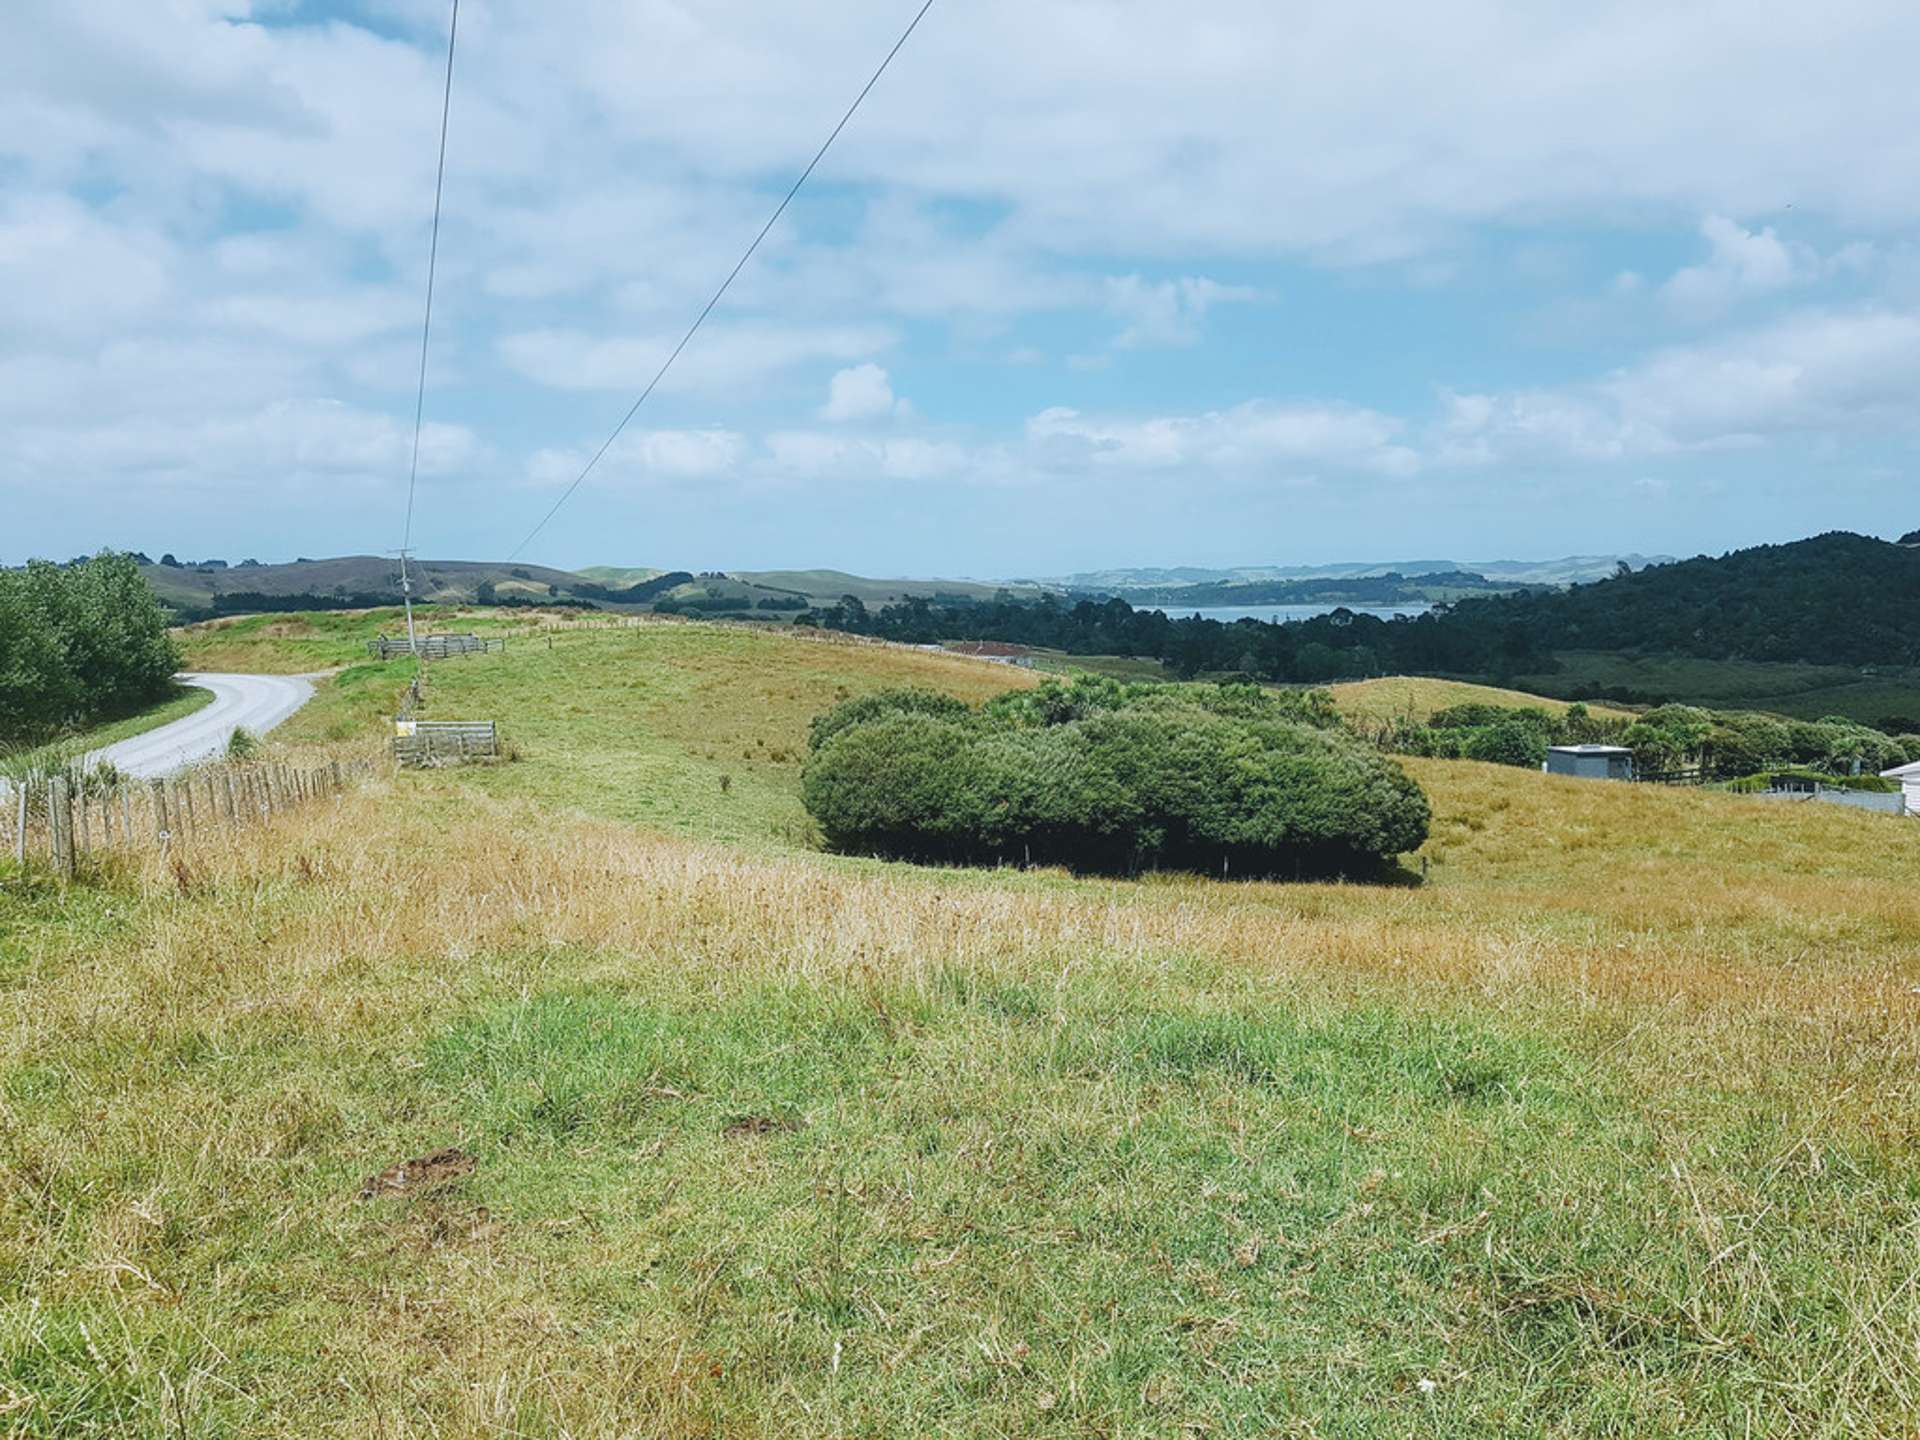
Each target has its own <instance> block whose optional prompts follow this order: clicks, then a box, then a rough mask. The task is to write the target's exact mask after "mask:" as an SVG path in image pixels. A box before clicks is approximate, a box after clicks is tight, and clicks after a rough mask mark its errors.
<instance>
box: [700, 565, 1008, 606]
mask: <svg viewBox="0 0 1920 1440" xmlns="http://www.w3.org/2000/svg"><path fill="white" fill-rule="evenodd" d="M728 573H730V574H731V575H732V576H733V578H734V579H736V580H744V581H746V582H747V583H748V584H750V585H756V586H759V587H760V588H762V589H765V590H769V591H775V592H780V593H785V594H790V595H804V596H806V597H807V599H808V600H810V601H812V602H813V603H815V604H818V605H831V604H833V603H834V602H835V601H837V600H839V599H840V597H841V596H843V595H852V596H855V597H856V598H858V599H859V601H860V603H861V604H863V605H891V604H893V603H894V602H896V601H899V600H905V599H908V598H910V597H911V596H915V595H923V596H925V597H927V598H928V599H933V598H934V597H935V596H953V597H965V598H966V599H969V600H991V599H993V598H994V597H995V596H996V595H999V594H1002V593H1004V592H1006V591H1009V590H1010V591H1013V592H1014V593H1016V594H1023V595H1028V596H1033V595H1038V594H1039V593H1040V591H1041V588H1042V587H1040V586H1038V585H1034V584H1032V583H1029V582H1021V581H1001V582H988V581H979V580H875V579H872V578H870V577H869V576H865V575H850V574H848V573H847V572H846V571H844V570H734V571H730V572H728Z"/></svg>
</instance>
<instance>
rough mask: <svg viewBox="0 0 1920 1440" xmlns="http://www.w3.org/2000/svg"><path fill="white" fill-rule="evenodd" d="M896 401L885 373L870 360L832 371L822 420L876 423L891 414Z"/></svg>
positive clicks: (822, 410) (821, 413)
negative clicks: (876, 420)
mask: <svg viewBox="0 0 1920 1440" xmlns="http://www.w3.org/2000/svg"><path fill="white" fill-rule="evenodd" d="M896 403H897V402H896V401H895V400H894V396H893V385H892V384H891V383H890V382H889V381H888V379H887V372H886V371H885V370H882V369H881V368H880V367H879V366H878V365H875V364H873V363H872V362H871V361H869V362H867V363H866V364H863V365H853V366H849V367H848V368H847V369H845V370H839V371H835V372H834V376H833V379H832V380H830V381H829V382H828V383H827V403H826V404H825V405H822V406H821V407H820V418H821V419H822V420H832V421H836V422H837V421H843V420H875V419H879V418H880V417H882V416H885V415H891V414H893V413H894V406H895V404H896Z"/></svg>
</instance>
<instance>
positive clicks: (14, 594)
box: [0, 553, 180, 744]
mask: <svg viewBox="0 0 1920 1440" xmlns="http://www.w3.org/2000/svg"><path fill="white" fill-rule="evenodd" d="M179 668H180V656H179V653H178V651H177V650H176V649H175V647H174V644H173V640H172V637H171V636H169V635H168V633H167V616H166V611H165V610H164V609H163V608H162V607H161V605H160V602H159V601H158V600H157V599H155V598H154V594H153V591H152V589H151V588H150V587H149V586H148V585H147V582H146V581H145V580H144V579H142V578H141V576H140V568H139V565H138V564H137V563H136V562H135V560H134V559H133V557H132V556H130V555H120V554H113V553H103V554H100V555H95V556H92V557H90V558H88V559H85V560H79V561H75V562H73V563H71V564H68V565H56V564H53V563H51V562H49V561H45V560H34V561H29V562H28V563H27V565H26V567H25V568H24V569H19V570H0V743H4V744H22V743H33V742H37V741H41V740H46V739H50V738H52V737H54V736H57V735H60V734H62V733H64V732H67V731H71V730H76V729H79V728H82V727H84V726H86V725H89V724H93V723H96V722H98V721H100V720H103V719H108V718H111V717H113V716H116V715H122V714H126V713H129V712H131V711H133V710H137V709H139V708H140V707H141V706H143V705H148V704H151V703H152V702H154V701H156V700H160V699H162V698H164V697H165V696H166V694H167V693H168V690H169V688H170V686H171V684H172V680H173V672H174V671H175V670H177V669H179Z"/></svg>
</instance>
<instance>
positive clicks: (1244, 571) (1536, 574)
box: [1033, 555, 1673, 595]
mask: <svg viewBox="0 0 1920 1440" xmlns="http://www.w3.org/2000/svg"><path fill="white" fill-rule="evenodd" d="M1672 558H1673V557H1672V556H1669V555H1566V556H1562V557H1561V558H1560V559H1558V560H1387V561H1379V562H1372V561H1349V562H1344V563H1341V564H1335V565H1239V566H1234V567H1231V568H1228V569H1222V570H1209V569H1205V568H1203V567H1200V566H1196V565H1175V566H1169V567H1165V568H1161V567H1155V566H1146V567H1137V568H1132V569H1127V568H1121V569H1113V570H1083V571H1081V572H1079V573H1078V574H1074V575H1064V576H1060V577H1058V578H1055V579H1048V580H1041V581H1037V582H1033V583H1037V584H1041V585H1046V586H1064V587H1067V588H1070V589H1074V590H1105V591H1107V592H1109V593H1111V594H1115V595H1125V594H1127V593H1128V592H1130V591H1136V590H1163V589H1169V588H1172V587H1174V586H1181V585H1233V584H1241V583H1248V582H1256V581H1276V580H1360V579H1368V578H1372V577H1375V576H1381V575H1388V574H1395V575H1404V576H1407V577H1409V578H1413V577H1416V576H1421V575H1437V574H1442V573H1446V572H1455V571H1465V572H1467V573H1470V574H1474V575H1479V576H1482V577H1484V578H1486V579H1488V580H1491V581H1494V582H1496V583H1497V584H1501V585H1515V586H1518V585H1580V584H1585V583H1587V582H1588V581H1592V580H1603V579H1605V578H1606V577H1607V576H1609V575H1611V574H1613V573H1614V571H1615V570H1616V569H1617V568H1618V567H1619V564H1620V562H1621V561H1623V560H1624V561H1626V563H1627V564H1628V565H1629V566H1631V567H1632V568H1633V569H1635V570H1640V569H1644V568H1645V567H1646V566H1648V565H1663V564H1665V563H1667V562H1668V561H1669V560H1671V559H1672Z"/></svg>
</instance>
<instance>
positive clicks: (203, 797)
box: [0, 757, 384, 876]
mask: <svg viewBox="0 0 1920 1440" xmlns="http://www.w3.org/2000/svg"><path fill="white" fill-rule="evenodd" d="M376 768H384V767H376V765H375V762H373V761H372V760H369V759H363V758H358V757H354V758H349V759H334V760H328V761H326V762H324V763H322V764H318V765H295V764H284V763H279V762H271V761H261V762H229V763H222V764H215V765H207V766H202V767H200V768H198V769H195V770H191V771H188V772H186V773H184V774H180V775H175V776H171V777H168V778H166V779H160V780H131V779H123V778H111V779H109V778H104V777H101V776H97V775H93V776H89V775H71V774H69V775H52V776H45V777H34V778H30V779H26V780H15V781H13V782H11V783H10V784H9V785H7V786H6V787H5V788H4V789H0V801H3V802H4V803H0V854H5V855H9V856H11V857H12V858H13V859H14V860H15V861H16V862H18V863H20V864H25V863H27V862H28V861H29V860H35V859H44V860H46V861H48V862H49V863H50V864H51V865H52V867H53V869H54V870H55V871H56V872H58V873H59V874H61V875H64V876H72V875H73V874H75V873H76V872H77V871H78V870H79V868H80V867H81V866H82V865H84V864H86V863H88V862H90V861H92V860H96V859H99V858H102V857H104V856H106V855H109V854H113V853H116V852H122V853H125V852H133V851H138V850H151V849H161V850H165V849H169V848H171V847H174V846H179V845H190V844H192V843H193V842H194V841H196V840H199V839H202V838H211V837H212V836H214V835H216V834H218V835H229V836H230V835H234V834H239V833H244V832H246V831H248V830H265V829H267V828H269V827H271V826H272V825H273V824H274V822H275V820H276V818H278V817H281V816H285V815H289V814H291V813H292V812H294V811H296V810H299V809H302V808H304V807H307V806H312V805H316V804H320V803H323V802H325V801H328V800H332V799H335V798H337V797H338V796H340V795H342V794H344V793H345V792H346V790H347V788H348V787H349V786H350V785H353V784H357V783H359V782H360V781H363V780H365V779H368V778H370V777H371V776H372V775H374V774H375V773H376Z"/></svg>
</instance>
